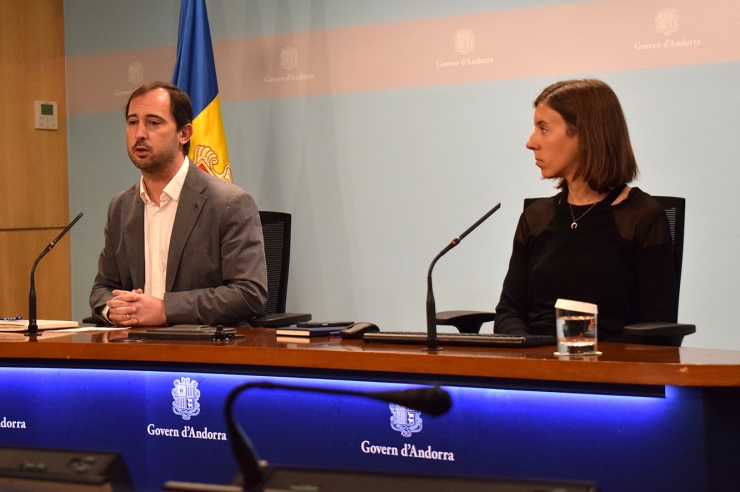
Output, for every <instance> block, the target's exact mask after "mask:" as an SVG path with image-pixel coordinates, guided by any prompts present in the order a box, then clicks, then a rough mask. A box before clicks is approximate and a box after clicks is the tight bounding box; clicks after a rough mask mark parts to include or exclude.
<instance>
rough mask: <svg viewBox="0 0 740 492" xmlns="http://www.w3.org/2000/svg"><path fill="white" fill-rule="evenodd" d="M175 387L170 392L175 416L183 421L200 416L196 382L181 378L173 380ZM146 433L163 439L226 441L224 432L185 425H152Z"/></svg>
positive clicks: (147, 428)
mask: <svg viewBox="0 0 740 492" xmlns="http://www.w3.org/2000/svg"><path fill="white" fill-rule="evenodd" d="M174 384H175V387H174V388H173V389H172V390H171V392H172V397H173V398H174V400H173V401H172V411H173V412H174V414H175V415H179V416H181V417H182V419H183V420H190V419H191V418H192V417H195V416H197V415H199V414H200V402H199V401H198V400H199V399H200V390H199V389H198V382H197V381H196V380H195V379H192V380H191V379H190V378H186V377H182V378H180V379H175V383H174ZM146 432H147V434H149V435H150V436H163V437H185V438H193V439H208V440H212V441H226V440H227V439H226V433H225V432H213V431H209V430H208V427H204V428H203V429H202V430H198V429H196V428H195V427H193V426H190V425H186V426H185V427H183V428H182V429H174V428H166V427H157V426H156V425H154V424H149V425H147V426H146Z"/></svg>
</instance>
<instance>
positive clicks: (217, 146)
mask: <svg viewBox="0 0 740 492" xmlns="http://www.w3.org/2000/svg"><path fill="white" fill-rule="evenodd" d="M199 145H205V146H208V147H210V149H211V150H212V151H213V152H214V153H215V154H216V156H218V162H216V163H215V164H213V171H214V173H215V174H216V175H218V176H222V177H225V176H226V175H228V176H229V177H231V164H230V163H231V161H230V160H229V150H228V147H227V146H226V132H225V131H224V125H223V118H222V117H221V97H220V96H218V95H217V96H216V97H215V98H214V99H213V101H211V103H210V104H209V105H208V106H206V108H205V109H204V110H203V111H201V113H200V114H199V115H198V116H196V117H195V119H194V120H193V136H192V137H191V138H190V152H189V153H188V156H189V157H190V159H191V160H192V161H193V162H195V164H196V165H199V164H200V163H199V162H198V161H197V157H196V155H195V154H196V151H197V148H198V146H199ZM227 171H228V173H227ZM229 181H230V179H229Z"/></svg>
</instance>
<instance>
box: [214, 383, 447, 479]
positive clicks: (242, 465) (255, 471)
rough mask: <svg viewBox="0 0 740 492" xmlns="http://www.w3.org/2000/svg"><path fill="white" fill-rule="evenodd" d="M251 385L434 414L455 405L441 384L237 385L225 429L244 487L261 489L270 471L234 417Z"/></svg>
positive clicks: (226, 409)
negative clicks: (380, 387)
mask: <svg viewBox="0 0 740 492" xmlns="http://www.w3.org/2000/svg"><path fill="white" fill-rule="evenodd" d="M250 388H263V389H285V390H292V391H304V392H308V393H325V394H330V395H347V396H361V397H364V398H372V399H374V400H380V401H384V402H387V403H396V404H398V405H403V406H405V407H407V408H412V409H414V410H419V411H420V412H424V413H428V414H430V415H432V416H434V417H437V416H439V415H442V414H444V413H445V412H447V411H448V410H449V409H450V407H452V399H451V398H450V395H449V393H447V392H446V391H445V390H443V389H441V388H439V387H433V388H419V389H410V390H402V391H367V392H365V391H352V390H341V389H334V388H314V387H311V386H294V385H290V384H275V383H268V382H258V383H245V384H242V385H239V386H237V387H236V388H234V389H233V390H231V392H230V393H229V394H228V396H227V397H226V403H225V404H224V414H225V415H226V431H227V432H228V434H229V441H230V442H231V452H232V453H233V454H234V457H235V458H236V461H237V463H238V464H239V469H240V470H241V473H242V479H243V488H244V490H245V491H250V490H251V491H261V490H262V488H263V485H264V483H265V481H266V480H267V479H268V478H269V474H268V473H265V471H263V468H262V466H260V460H259V457H258V455H257V451H256V450H255V449H254V445H253V444H252V441H251V440H250V439H249V437H248V436H247V435H246V433H245V432H244V430H243V429H242V428H241V426H240V425H239V424H238V423H237V422H236V421H235V420H234V415H233V411H232V407H233V406H234V400H235V399H236V397H237V396H238V395H239V394H240V393H242V392H243V391H246V390H248V389H250Z"/></svg>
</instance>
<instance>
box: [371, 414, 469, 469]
mask: <svg viewBox="0 0 740 492" xmlns="http://www.w3.org/2000/svg"><path fill="white" fill-rule="evenodd" d="M388 406H389V408H390V410H391V429H393V430H394V431H397V432H400V433H401V435H402V436H403V437H411V436H412V435H413V434H416V433H419V432H421V430H422V429H423V424H424V422H423V420H422V418H421V412H419V411H418V410H413V409H411V408H406V407H404V406H402V405H396V404H394V403H391V404H389V405H388ZM360 450H362V452H363V453H365V454H380V455H386V456H401V457H403V458H421V459H427V460H440V461H455V454H454V453H452V452H449V451H437V450H434V449H432V446H431V445H427V446H426V449H425V448H424V447H423V446H422V445H419V447H418V448H417V447H416V445H415V444H410V443H405V444H404V445H403V447H402V448H401V449H399V448H398V446H382V445H380V446H379V445H376V444H373V443H371V442H370V441H369V440H364V441H362V442H361V443H360Z"/></svg>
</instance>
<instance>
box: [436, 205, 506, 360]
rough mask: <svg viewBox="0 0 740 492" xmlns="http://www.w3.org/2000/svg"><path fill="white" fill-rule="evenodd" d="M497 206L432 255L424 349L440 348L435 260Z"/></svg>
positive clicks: (463, 237)
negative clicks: (433, 281) (434, 281)
mask: <svg viewBox="0 0 740 492" xmlns="http://www.w3.org/2000/svg"><path fill="white" fill-rule="evenodd" d="M499 208H501V204H500V203H497V204H496V206H494V207H493V208H492V209H491V210H489V211H488V212H486V214H485V215H484V216H483V217H481V218H480V219H478V221H477V222H476V223H475V224H473V225H472V226H470V227H468V230H466V231H465V232H463V233H462V234H460V235H459V236H457V237H456V238H455V239H453V240H452V241H451V242H450V244H448V245H447V246H445V248H444V249H443V250H442V251H440V252H439V254H438V255H437V256H435V257H434V260H432V264H431V265H429V272H428V273H427V348H426V349H425V350H427V351H429V352H435V351H439V350H442V349H441V348H440V347H438V346H437V307H436V305H435V303H434V291H433V289H432V269H433V268H434V265H435V264H436V263H437V260H439V259H440V258H442V256H444V255H445V254H446V253H447V252H448V251H449V250H451V249H452V248H454V247H455V246H457V245H458V244H460V241H462V240H463V239H465V236H467V235H468V234H470V233H471V232H473V230H474V229H475V228H476V227H478V226H479V225H481V224H482V223H483V221H485V220H486V219H487V218H488V217H490V216H491V215H493V213H494V212H495V211H496V210H498V209H499Z"/></svg>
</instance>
